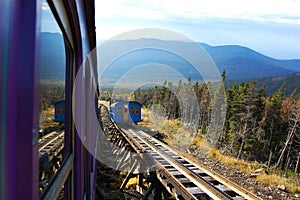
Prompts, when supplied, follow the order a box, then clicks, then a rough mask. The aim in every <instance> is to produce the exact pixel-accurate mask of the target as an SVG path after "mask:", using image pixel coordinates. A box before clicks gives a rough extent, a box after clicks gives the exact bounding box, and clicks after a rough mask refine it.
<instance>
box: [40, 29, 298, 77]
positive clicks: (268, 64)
mask: <svg viewBox="0 0 300 200" xmlns="http://www.w3.org/2000/svg"><path fill="white" fill-rule="evenodd" d="M140 40H143V41H142V42H145V43H151V42H158V40H154V39H140ZM134 42H140V41H138V40H125V41H115V43H114V44H113V46H112V47H111V49H112V50H114V49H117V48H119V47H122V46H124V45H125V46H126V45H130V44H131V43H134ZM160 42H163V43H167V44H168V45H172V46H175V47H178V48H180V47H181V46H182V44H183V42H181V41H160ZM199 45H201V46H202V47H203V48H204V49H205V50H206V51H207V53H208V54H209V55H210V56H211V58H212V59H213V60H214V62H215V63H216V65H217V67H218V68H219V70H220V71H223V70H224V69H225V70H226V73H227V79H228V80H240V79H254V78H263V77H272V76H281V75H288V74H293V73H295V72H300V60H297V59H294V60H278V59H274V58H270V57H267V56H265V55H262V54H260V53H258V52H256V51H254V50H252V49H249V48H247V47H242V46H237V45H225V46H210V45H207V44H204V43H199ZM40 61H41V79H47V80H63V78H64V74H65V68H64V66H65V51H64V44H63V38H62V35H61V34H59V33H42V34H41V59H40ZM149 63H159V64H162V65H166V66H172V67H173V68H174V69H176V70H177V71H178V72H179V73H181V74H183V75H184V76H185V77H187V78H188V77H190V78H192V79H199V78H201V77H199V76H195V74H196V73H195V70H194V69H193V68H192V67H191V65H190V63H188V62H187V61H186V60H185V59H183V58H180V57H179V56H177V55H174V54H172V53H169V52H166V51H162V50H157V49H156V50H155V49H142V50H136V51H133V52H130V53H128V54H126V55H124V56H121V57H120V58H119V59H117V60H115V61H114V62H112V63H111V65H110V67H109V69H108V70H107V71H106V72H105V74H104V76H103V78H106V79H107V80H109V81H111V80H112V79H115V80H118V79H119V78H120V77H121V76H122V74H124V73H126V72H127V71H129V70H131V69H133V68H134V67H136V66H139V65H143V64H149ZM144 74H146V73H144ZM141 78H142V76H141Z"/></svg>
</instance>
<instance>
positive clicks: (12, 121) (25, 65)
mask: <svg viewBox="0 0 300 200" xmlns="http://www.w3.org/2000/svg"><path fill="white" fill-rule="evenodd" d="M42 3H43V6H44V3H46V1H43V2H41V1H25V0H12V1H0V5H1V6H0V13H1V17H0V24H1V26H0V30H1V31H0V63H1V65H0V77H1V78H0V79H1V81H0V92H1V98H0V104H1V106H0V113H1V116H0V127H1V133H0V157H1V159H0V166H1V167H0V171H1V172H0V180H1V184H0V185H1V186H0V187H1V189H0V199H1V200H2V199H3V200H5V199H9V200H17V199H31V200H38V199H66V200H69V199H74V200H82V199H99V198H97V194H96V185H95V183H96V159H95V157H94V156H92V155H91V153H89V152H88V151H87V150H86V148H85V146H84V144H83V143H82V141H81V139H80V138H79V134H78V131H81V132H83V133H91V132H94V131H95V130H91V126H90V124H89V123H90V121H89V120H82V122H81V123H82V125H80V127H83V128H85V129H84V130H78V129H77V128H75V125H74V121H73V119H74V118H73V114H74V113H75V114H78V115H80V117H81V118H82V119H90V116H89V114H90V113H92V112H89V111H90V110H92V109H93V110H95V109H96V107H95V108H94V107H93V108H91V109H90V108H89V107H88V109H90V110H88V111H87V108H86V107H87V105H88V104H87V103H86V102H87V101H86V100H85V99H83V100H82V99H75V100H76V101H75V103H76V108H81V110H76V111H75V112H73V111H72V100H73V98H72V94H73V93H72V90H73V88H74V87H73V86H74V84H75V77H77V75H78V73H79V72H80V67H81V65H82V64H83V63H86V66H88V67H90V68H88V67H87V68H86V69H85V70H84V73H85V74H84V76H82V78H81V79H80V86H81V88H84V89H85V90H81V91H87V90H88V89H90V88H93V85H92V84H94V82H97V80H98V78H97V74H98V73H97V66H96V65H95V64H93V62H91V61H90V60H89V59H86V58H90V57H88V54H89V53H90V52H91V51H92V50H93V49H94V48H95V47H96V32H95V9H94V0H91V1H84V0H68V1H55V0H47V3H48V6H46V7H47V8H50V10H51V12H52V13H53V16H54V18H55V21H56V22H57V25H58V26H59V29H60V30H61V32H62V36H63V42H64V46H65V47H64V51H65V59H66V61H65V68H64V69H65V76H64V78H65V87H64V90H65V109H64V111H65V112H64V124H65V128H64V131H63V132H62V133H63V138H61V139H60V142H61V141H63V150H61V151H60V152H62V153H60V157H62V158H61V159H62V162H61V163H60V165H59V166H57V167H58V168H57V170H55V171H54V170H52V168H53V167H56V166H55V163H57V162H53V163H54V164H53V166H51V170H52V171H51V173H52V172H53V173H52V175H51V179H50V178H49V179H48V180H47V181H48V182H47V184H46V187H45V188H43V190H42V191H41V190H40V189H41V188H40V185H41V183H43V181H44V180H40V179H39V169H42V168H41V166H40V168H39V162H40V161H41V160H40V156H39V154H40V149H41V147H42V146H45V145H42V144H41V143H40V141H39V129H40V128H39V120H40V118H39V113H40V106H39V96H40V93H39V92H40V90H39V87H40V84H39V81H40V76H39V74H40V73H39V72H40V70H41V67H40V62H39V60H40V38H41V33H40V31H41V27H40V23H41V21H40V18H41V17H40V13H41V10H42V6H41V5H42ZM91 59H92V58H91ZM85 60H87V61H85ZM81 88H80V89H81ZM78 91H79V89H78ZM78 91H76V94H77V96H81V97H85V95H82V93H79V92H78ZM77 96H76V97H77ZM89 98H90V99H95V102H96V100H97V99H98V98H97V96H96V93H95V94H94V96H89ZM84 103H85V104H84ZM95 105H96V103H95ZM92 106H93V105H92ZM92 106H91V107H92ZM83 111H87V112H83ZM90 115H91V114H90ZM85 141H87V142H89V146H92V147H94V146H95V141H96V140H95V139H94V138H93V137H92V134H87V137H86V140H85ZM56 144H57V143H56ZM54 146H55V145H53V147H54ZM93 149H95V148H93ZM49 174H50V173H49Z"/></svg>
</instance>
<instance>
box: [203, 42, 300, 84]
mask: <svg viewBox="0 0 300 200" xmlns="http://www.w3.org/2000/svg"><path fill="white" fill-rule="evenodd" d="M200 45H201V46H202V47H203V48H204V49H205V50H206V51H207V52H208V54H209V55H210V56H211V57H212V59H213V60H214V62H215V63H216V65H217V66H218V68H219V69H220V71H223V70H224V69H225V70H226V72H227V77H228V79H229V80H236V79H245V78H261V77H271V76H278V75H286V74H292V73H295V72H300V60H296V59H294V60H277V59H274V58H270V57H267V56H265V55H262V54H260V53H258V52H256V51H254V50H252V49H249V48H247V47H242V46H238V45H225V46H210V45H207V44H203V43H200Z"/></svg>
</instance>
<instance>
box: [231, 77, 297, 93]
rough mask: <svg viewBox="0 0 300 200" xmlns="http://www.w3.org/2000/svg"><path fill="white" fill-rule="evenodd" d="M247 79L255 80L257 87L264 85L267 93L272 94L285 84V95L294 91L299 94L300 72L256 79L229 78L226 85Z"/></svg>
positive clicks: (246, 80)
mask: <svg viewBox="0 0 300 200" xmlns="http://www.w3.org/2000/svg"><path fill="white" fill-rule="evenodd" d="M248 81H256V83H257V87H258V88H261V87H263V86H265V89H266V93H267V94H268V95H270V94H273V93H274V92H275V91H277V90H278V89H279V88H280V87H281V86H283V85H284V86H285V95H288V96H289V95H290V94H292V93H293V92H294V91H295V92H296V93H297V94H300V73H299V72H298V73H294V74H289V75H283V76H274V77H266V78H257V79H241V80H234V81H233V80H231V81H227V84H226V85H227V87H229V86H231V85H232V84H234V83H242V82H248Z"/></svg>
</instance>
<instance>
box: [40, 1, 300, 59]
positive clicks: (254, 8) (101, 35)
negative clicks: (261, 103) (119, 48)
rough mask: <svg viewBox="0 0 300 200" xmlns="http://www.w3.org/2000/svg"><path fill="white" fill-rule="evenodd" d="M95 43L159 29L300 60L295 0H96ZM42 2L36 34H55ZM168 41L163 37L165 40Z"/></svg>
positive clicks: (298, 12) (298, 5)
mask: <svg viewBox="0 0 300 200" xmlns="http://www.w3.org/2000/svg"><path fill="white" fill-rule="evenodd" d="M95 6H96V8H95V9H96V31H97V41H98V42H99V43H100V42H101V41H104V40H108V39H110V38H111V37H113V36H116V35H118V34H121V33H124V32H126V31H131V30H135V29H140V28H162V29H167V30H172V31H176V32H178V33H181V34H183V35H185V36H187V37H188V38H190V39H191V40H193V41H196V42H203V43H207V44H209V45H213V46H216V45H241V46H246V47H249V48H251V49H253V50H256V51H258V52H260V53H262V54H265V55H267V56H270V57H273V58H277V59H292V58H297V59H300V45H299V44H300V0H251V1H249V0H226V1H225V0H209V1H208V0H109V1H102V0H95ZM51 17H52V16H51V13H50V10H49V7H48V6H47V4H46V3H45V2H44V1H43V2H42V18H41V19H42V20H41V21H42V23H41V30H42V31H47V32H57V26H56V25H54V24H53V20H50V18H51ZM166 39H167V38H166Z"/></svg>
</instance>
